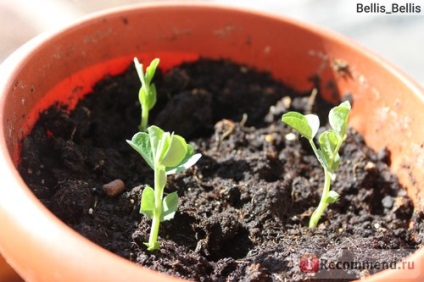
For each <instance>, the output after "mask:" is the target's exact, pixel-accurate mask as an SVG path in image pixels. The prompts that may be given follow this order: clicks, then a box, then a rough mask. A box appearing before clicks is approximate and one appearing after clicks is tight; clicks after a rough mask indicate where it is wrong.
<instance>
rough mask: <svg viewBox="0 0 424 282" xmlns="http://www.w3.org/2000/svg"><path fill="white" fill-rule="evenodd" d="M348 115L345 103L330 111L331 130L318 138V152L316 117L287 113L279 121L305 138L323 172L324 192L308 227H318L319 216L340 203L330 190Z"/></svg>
mask: <svg viewBox="0 0 424 282" xmlns="http://www.w3.org/2000/svg"><path fill="white" fill-rule="evenodd" d="M349 113H350V103H349V102H348V101H345V102H343V103H341V104H340V105H339V106H337V107H334V108H333V109H331V110H330V113H329V115H328V120H329V122H330V126H331V129H329V130H327V131H324V132H323V133H321V135H320V136H319V138H318V142H319V145H320V148H319V149H318V148H317V147H316V146H315V143H314V137H315V135H316V133H317V131H318V128H319V125H320V122H319V118H318V116H316V115H302V114H300V113H297V112H288V113H286V114H284V115H283V117H282V121H283V122H284V123H286V124H287V125H289V126H290V127H292V128H293V129H294V130H296V131H297V132H299V133H300V134H301V135H302V136H303V137H305V138H306V139H307V140H308V141H309V144H311V147H312V150H313V151H314V153H315V156H316V157H317V159H318V161H319V163H320V164H321V166H322V167H323V169H324V189H323V191H322V195H321V200H320V202H319V204H318V207H317V208H316V210H315V211H314V212H313V213H312V215H311V218H310V219H309V227H311V228H314V227H316V226H317V224H318V221H319V220H320V218H321V216H322V214H323V213H324V211H325V209H326V208H327V206H328V205H329V204H332V203H334V202H336V201H337V200H338V199H339V197H340V196H339V194H338V193H337V192H335V191H331V190H330V186H331V181H332V180H334V179H335V177H336V174H335V172H336V170H337V168H338V167H339V164H340V155H339V149H340V147H341V145H342V143H343V141H344V140H345V138H346V131H347V121H348V118H349Z"/></svg>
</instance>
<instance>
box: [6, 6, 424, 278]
mask: <svg viewBox="0 0 424 282" xmlns="http://www.w3.org/2000/svg"><path fill="white" fill-rule="evenodd" d="M134 56H138V57H139V58H141V59H144V60H150V59H151V58H152V57H156V56H158V57H160V58H161V66H162V67H165V68H168V67H171V66H173V65H175V64H177V63H180V62H181V61H184V60H196V59H197V58H198V57H199V56H202V57H208V58H221V57H224V58H229V59H231V60H233V61H235V62H238V63H243V64H247V65H250V66H254V67H256V68H258V69H260V70H266V71H270V72H271V73H272V74H273V76H274V77H275V78H277V79H281V80H283V81H285V82H286V83H288V84H290V85H291V86H293V87H294V88H296V89H298V90H306V89H310V88H311V87H312V82H311V80H310V78H311V76H314V75H319V76H320V78H321V80H322V83H323V84H322V85H328V87H327V88H326V89H325V95H326V96H327V97H328V98H329V99H334V98H337V97H333V93H336V92H335V91H334V90H338V91H337V93H346V92H349V93H351V94H352V96H353V99H354V101H355V103H354V107H353V111H352V115H351V126H353V127H354V128H356V129H357V130H358V131H359V132H360V133H362V134H363V135H364V136H365V139H366V141H367V143H368V144H369V145H370V146H371V147H373V148H375V149H377V150H378V149H381V148H383V147H387V148H388V149H389V150H390V151H391V157H392V164H391V168H392V170H393V171H394V172H396V174H397V175H398V176H399V179H400V181H401V183H402V184H403V185H404V186H405V187H406V189H407V191H408V194H409V195H410V196H411V197H412V198H413V200H414V204H415V206H416V208H418V209H420V210H423V209H424V202H423V200H422V198H423V196H424V188H423V187H424V170H423V169H422V168H423V166H424V143H423V140H424V127H423V126H422V122H421V120H422V118H423V117H424V116H423V109H424V96H423V90H422V89H420V88H419V87H418V86H417V85H416V84H415V83H413V82H411V81H410V80H409V79H408V78H406V77H405V76H404V75H403V74H401V73H400V72H399V71H398V70H396V69H395V68H394V67H392V66H391V65H389V64H388V63H386V62H385V61H383V60H382V59H380V58H379V57H377V56H375V55H374V54H371V53H370V52H368V51H366V50H363V49H362V48H361V47H358V46H357V45H355V44H353V43H352V42H350V41H349V40H347V39H345V38H343V37H340V36H337V35H334V34H331V33H328V32H326V31H323V30H320V29H317V28H314V27H310V26H307V25H304V24H301V23H297V22H293V21H292V20H288V19H284V18H280V17H275V16H269V15H264V14H258V13H255V12H250V11H244V10H240V9H234V8H224V7H216V6H210V5H207V4H206V5H205V4H190V5H188V4H184V5H155V6H149V5H148V6H145V5H144V6H137V7H129V8H122V9H118V10H112V11H109V12H105V13H100V14H96V15H94V16H92V17H89V18H86V19H84V20H82V21H79V22H77V23H75V24H73V25H71V26H69V27H67V28H65V29H62V30H59V31H57V32H55V33H52V34H47V35H43V36H40V37H38V38H36V39H34V40H32V41H31V42H29V43H28V44H26V45H25V46H23V47H22V48H21V49H19V50H18V51H17V52H15V53H14V54H13V55H12V56H11V57H9V58H8V59H7V60H6V61H5V62H4V64H3V65H2V66H1V73H0V78H1V81H0V93H1V100H0V117H1V123H0V127H1V128H0V154H1V155H0V172H1V173H0V174H1V178H2V185H0V224H1V231H0V252H1V253H2V254H3V255H4V256H5V257H6V258H7V260H8V262H9V263H10V264H11V265H12V266H13V267H14V268H15V269H16V270H17V272H18V273H19V274H20V275H21V276H22V277H23V278H24V279H25V280H27V281H176V280H177V279H176V278H171V277H168V276H165V275H163V274H159V273H156V272H153V271H151V270H148V269H146V268H143V267H140V266H137V265H136V264H133V263H131V262H129V261H127V260H124V259H122V258H119V257H118V256H116V255H114V254H111V253H110V252H108V251H106V250H104V249H102V248H100V247H98V246H97V245H95V244H93V243H91V242H89V241H88V240H87V239H85V238H83V237H82V236H80V235H79V234H77V233H76V232H75V231H73V230H71V229H70V228H69V227H67V226H66V225H65V224H64V223H62V222H61V221H60V220H59V219H57V218H56V217H55V216H53V214H51V213H50V212H49V211H48V210H47V209H46V208H45V207H44V206H43V205H42V204H41V202H40V201H38V200H37V199H36V197H35V196H34V195H33V194H32V193H31V192H30V190H29V189H28V187H27V186H26V184H25V183H24V182H23V180H22V178H21V177H20V175H19V173H18V171H17V169H16V167H17V165H18V163H19V152H20V140H21V139H22V137H23V136H24V135H25V134H27V133H28V132H29V130H30V129H31V127H32V126H33V124H34V122H35V121H36V119H37V113H38V112H39V111H40V110H42V109H45V108H46V107H47V106H49V105H51V104H52V103H53V102H54V101H58V100H59V101H63V102H67V103H68V104H70V105H72V104H75V102H76V101H77V100H78V98H80V97H82V96H83V94H85V93H87V92H88V91H89V90H90V89H91V87H92V86H93V84H94V83H95V82H96V81H97V80H99V79H100V78H102V77H103V76H104V75H106V74H116V73H119V72H120V71H122V70H123V69H124V68H125V67H126V66H127V65H128V64H130V62H131V60H132V58H133V57H134ZM58 93H67V95H65V96H63V95H60V94H58ZM409 261H414V262H415V265H416V266H421V265H424V250H423V249H421V250H418V251H417V252H416V253H414V254H413V255H412V256H411V257H410V258H409ZM409 274H410V273H409ZM409 274H408V273H406V272H402V271H397V270H390V271H383V272H381V273H379V274H377V275H374V276H371V277H370V278H368V280H369V281H375V280H387V279H388V278H390V279H396V280H397V281H400V280H402V278H404V277H407V276H405V275H409ZM418 274H419V269H418ZM414 278H416V281H422V279H423V278H422V277H421V278H420V277H418V276H415V277H414ZM408 281H411V280H408Z"/></svg>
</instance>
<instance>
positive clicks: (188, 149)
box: [127, 126, 201, 251]
mask: <svg viewBox="0 0 424 282" xmlns="http://www.w3.org/2000/svg"><path fill="white" fill-rule="evenodd" d="M127 142H128V144H129V145H130V146H131V147H132V148H133V149H134V150H136V151H137V152H138V153H139V154H140V155H141V156H142V157H143V159H144V160H145V161H146V163H147V164H148V165H149V166H150V167H151V168H152V169H153V171H154V189H153V188H152V187H150V186H147V187H146V188H145V189H144V190H143V193H142V195H141V207H140V213H142V214H144V215H145V216H147V217H148V218H150V219H152V229H151V230H150V236H149V242H147V243H144V244H145V245H146V246H147V249H148V250H149V251H154V250H157V249H159V243H158V242H157V238H158V233H159V224H160V222H162V221H165V220H171V219H172V218H174V215H175V212H176V211H177V208H178V195H177V192H172V193H170V194H168V195H167V196H166V197H165V198H163V192H164V188H165V186H166V181H167V175H169V174H173V173H177V172H181V171H184V170H186V169H187V168H189V167H191V166H192V165H194V164H195V163H196V162H197V161H198V160H199V159H200V157H201V154H194V149H193V147H192V146H191V145H189V144H187V142H186V141H185V139H184V138H183V137H181V136H179V135H176V134H174V133H169V132H164V131H163V130H162V129H160V128H159V127H157V126H150V127H149V128H147V132H138V133H136V134H135V135H134V136H133V137H132V139H131V140H127Z"/></svg>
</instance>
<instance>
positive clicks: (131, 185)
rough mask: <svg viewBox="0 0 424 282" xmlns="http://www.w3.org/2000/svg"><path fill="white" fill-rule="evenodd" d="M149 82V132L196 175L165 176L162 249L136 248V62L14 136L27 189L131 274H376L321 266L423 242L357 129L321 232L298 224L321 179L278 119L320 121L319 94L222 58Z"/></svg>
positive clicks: (147, 172)
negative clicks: (180, 141) (176, 140)
mask: <svg viewBox="0 0 424 282" xmlns="http://www.w3.org/2000/svg"><path fill="white" fill-rule="evenodd" d="M155 83H156V87H157V89H158V91H159V94H158V95H159V99H158V104H157V106H156V107H155V109H154V111H153V113H152V119H151V123H153V124H157V125H159V126H161V127H162V128H164V129H166V130H170V131H175V132H176V133H178V134H181V135H183V136H184V137H186V139H188V140H190V142H191V144H193V146H194V147H195V150H196V151H197V152H201V153H202V154H203V157H202V158H201V159H200V161H199V162H198V163H197V164H196V166H195V167H193V168H191V169H189V170H187V171H185V172H184V173H180V174H178V175H173V176H170V177H169V178H168V185H167V188H166V193H169V192H173V191H177V192H178V194H179V196H180V207H179V211H178V212H177V214H176V216H175V218H174V219H173V220H171V221H166V222H163V223H162V224H161V230H160V243H161V249H160V250H158V251H155V252H148V251H147V250H146V247H145V246H144V245H143V242H146V241H147V240H148V236H149V231H150V223H151V222H150V220H148V219H146V218H145V217H143V216H142V215H141V214H140V213H139V206H140V204H139V203H140V194H141V191H142V189H143V187H144V185H146V184H149V185H153V171H152V170H151V169H150V168H149V167H148V166H147V165H146V164H145V163H144V161H143V160H142V158H141V157H140V155H138V154H137V153H136V152H135V151H134V150H133V149H131V147H130V146H129V145H128V144H127V143H126V142H125V139H131V137H132V135H133V134H134V133H135V132H136V130H137V125H138V123H139V117H140V108H139V104H138V101H137V93H138V88H139V81H138V78H137V76H136V74H135V71H134V70H133V67H132V66H130V67H129V70H128V71H127V72H125V73H124V74H122V75H119V76H116V77H106V78H105V79H104V80H102V81H100V82H99V83H98V84H97V86H96V87H95V89H94V92H93V93H92V94H91V95H88V96H87V97H86V98H85V99H84V100H82V101H81V102H80V103H79V104H78V106H77V108H76V109H75V110H73V111H72V112H70V113H68V111H67V109H66V107H64V106H60V105H56V106H53V107H51V108H49V109H48V110H47V111H45V112H43V113H41V116H40V119H39V121H38V122H37V124H36V125H35V127H34V129H33V131H32V133H31V135H30V136H28V137H26V138H25V139H24V140H23V149H22V164H21V165H20V172H21V174H22V176H23V177H24V179H25V181H26V182H27V183H28V185H29V186H30V187H31V189H32V190H33V192H34V194H35V195H36V196H37V197H38V198H39V199H40V200H41V201H42V202H43V203H44V204H45V205H46V206H47V207H48V208H49V209H50V210H51V211H52V212H53V213H54V214H55V215H57V216H58V217H59V218H61V219H62V220H63V221H64V222H66V223H67V224H68V225H69V226H71V227H72V228H74V229H75V230H77V231H78V232H79V233H81V234H82V235H83V236H85V237H87V238H89V239H90V240H92V241H94V242H96V243H97V244H99V245H101V246H103V247H104V248H106V249H108V250H110V251H112V252H114V253H116V254H118V255H120V256H122V257H125V258H127V259H129V260H131V261H134V262H136V263H138V264H140V265H144V266H146V267H149V268H152V269H156V270H158V271H161V272H166V273H169V274H171V275H175V276H180V277H185V278H189V279H194V280H198V281H283V280H284V281H285V279H286V280H290V281H299V280H305V279H308V278H310V277H314V278H318V277H322V278H323V280H325V279H324V278H329V277H331V278H337V277H338V278H346V279H353V278H359V277H363V276H367V275H369V274H372V273H374V272H377V271H379V269H344V270H334V269H331V270H330V269H326V268H328V267H331V265H330V264H329V262H333V263H335V262H340V261H341V262H346V261H366V262H374V261H376V262H380V263H381V262H392V261H397V260H399V259H400V258H401V257H402V255H405V254H406V253H408V252H411V251H413V249H416V248H418V247H419V246H420V245H421V244H422V241H423V238H422V235H421V233H419V228H420V224H419V223H421V218H422V217H423V216H422V213H420V212H418V211H416V212H414V206H413V204H412V201H411V200H410V199H409V198H408V197H407V195H406V192H405V190H404V189H403V188H402V187H400V185H399V184H398V182H397V178H396V176H395V175H393V174H392V173H390V171H389V169H388V164H389V163H390V153H389V152H388V151H387V150H382V151H380V152H374V151H373V150H371V149H370V148H368V147H366V145H365V143H364V140H363V139H362V137H361V136H360V135H358V133H356V132H355V131H354V130H349V132H348V137H347V140H346V142H345V143H344V145H343V146H342V148H341V151H340V153H341V156H342V162H341V166H340V168H339V171H338V174H337V179H336V181H335V182H334V184H333V189H334V190H335V191H337V192H338V193H339V194H340V195H341V198H340V200H339V201H338V202H336V203H334V204H332V205H330V206H329V208H328V209H327V211H326V213H325V215H324V216H323V218H322V219H321V221H320V224H319V226H318V228H316V229H314V230H311V229H309V228H308V227H307V224H308V219H309V216H310V214H311V213H312V211H313V209H314V208H315V207H316V206H317V204H318V202H319V199H320V193H321V190H322V184H323V181H324V179H323V171H322V169H321V167H320V166H319V164H318V162H317V160H316V159H315V157H314V155H313V153H312V151H311V150H310V149H309V146H308V144H307V142H305V140H303V139H301V138H300V137H299V136H297V135H294V134H293V133H292V131H291V130H290V129H289V128H288V127H287V126H285V125H284V124H283V123H282V122H281V115H282V113H284V112H286V111H288V110H296V111H302V112H305V111H310V110H312V112H314V113H315V112H318V113H319V115H320V117H321V120H322V121H323V120H324V121H325V120H326V116H327V113H328V110H329V109H330V108H331V107H332V105H330V104H328V103H325V102H324V101H323V100H322V99H320V97H319V95H318V96H317V98H316V99H312V98H311V97H310V96H309V93H295V92H293V91H292V90H290V89H289V88H288V87H285V86H284V85H282V84H281V83H280V82H277V81H274V80H273V79H272V78H271V77H270V75H268V74H266V73H261V72H257V71H254V70H252V69H249V68H247V67H245V66H240V65H236V64H233V63H230V62H228V61H224V60H223V61H211V60H200V61H199V62H195V63H187V64H183V65H181V66H179V67H177V68H174V69H172V70H170V71H168V72H167V73H165V74H162V73H158V74H157V76H156V78H155ZM352 102H353V103H354V101H352ZM293 137H294V138H295V140H293ZM116 179H121V180H122V181H123V182H124V183H125V189H124V191H123V192H122V193H120V194H119V195H117V196H113V195H109V196H108V195H107V194H106V193H105V192H104V191H103V189H102V187H103V185H104V184H107V183H109V182H111V181H113V180H116ZM412 223H415V224H412ZM64 244H66V242H64ZM384 249H388V250H392V249H401V250H404V252H403V253H402V254H397V253H395V252H394V251H390V252H389V253H388V254H387V253H385V252H384V251H383V250H384ZM312 257H318V258H319V259H320V263H321V270H320V271H319V272H318V273H316V274H315V276H314V274H310V273H304V272H302V271H301V269H300V267H301V266H302V263H304V262H305V259H309V261H310V262H312V263H314V262H315V261H314V260H313V258H312ZM64 259H66V258H64ZM306 262H308V260H306ZM303 266H304V265H303ZM380 269H381V268H380Z"/></svg>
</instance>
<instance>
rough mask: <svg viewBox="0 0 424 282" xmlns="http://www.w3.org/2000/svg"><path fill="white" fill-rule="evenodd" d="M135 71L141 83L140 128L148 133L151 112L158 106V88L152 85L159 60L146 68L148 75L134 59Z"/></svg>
mask: <svg viewBox="0 0 424 282" xmlns="http://www.w3.org/2000/svg"><path fill="white" fill-rule="evenodd" d="M134 65H135V69H136V70H137V74H138V77H139V79H140V82H141V87H140V91H139V92H138V99H139V101H140V105H141V123H140V125H139V127H138V129H139V130H140V131H146V129H147V125H148V122H149V112H150V110H151V109H152V108H153V107H154V106H155V104H156V87H155V85H154V84H153V83H152V80H153V77H154V75H155V72H156V68H157V66H158V65H159V59H158V58H156V59H154V60H153V61H151V62H150V65H149V66H148V67H147V68H146V73H144V71H143V65H142V64H140V62H139V61H138V59H137V58H134Z"/></svg>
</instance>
